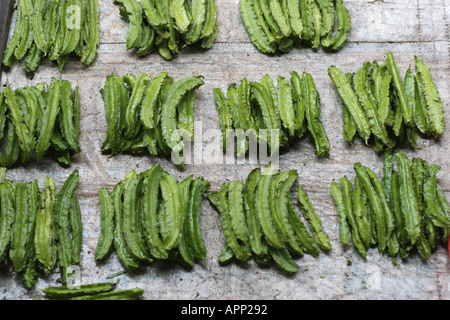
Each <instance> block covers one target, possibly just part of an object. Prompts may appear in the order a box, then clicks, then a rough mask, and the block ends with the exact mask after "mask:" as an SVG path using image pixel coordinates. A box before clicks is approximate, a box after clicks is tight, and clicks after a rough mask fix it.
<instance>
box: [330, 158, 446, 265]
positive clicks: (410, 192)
mask: <svg viewBox="0 0 450 320" xmlns="http://www.w3.org/2000/svg"><path fill="white" fill-rule="evenodd" d="M394 157H395V159H396V162H397V171H395V170H394ZM354 169H355V172H356V178H355V181H354V183H353V184H352V182H351V181H350V180H349V179H348V178H347V177H346V176H344V177H343V178H341V179H340V186H339V184H338V183H337V182H333V183H332V184H331V191H332V195H333V198H334V200H335V203H336V206H337V211H338V213H339V221H340V227H339V228H340V229H339V232H340V238H341V242H342V244H343V245H344V246H346V245H347V244H348V243H349V242H350V241H352V243H353V245H354V247H355V248H356V249H357V250H358V252H359V254H360V255H361V256H362V257H363V258H364V259H365V258H366V256H367V251H368V250H369V249H370V248H371V247H377V248H378V250H379V252H380V253H383V252H385V251H387V254H388V255H389V256H390V257H392V259H393V261H394V262H395V263H398V262H397V257H400V258H401V259H407V258H408V257H409V256H410V254H411V253H413V252H416V253H418V254H419V255H420V256H421V257H422V258H423V259H424V260H429V259H430V256H431V253H432V252H433V251H435V250H436V249H437V247H438V245H439V244H440V243H442V244H445V243H447V241H448V238H449V230H450V206H449V204H448V202H447V200H446V197H445V194H444V192H443V190H442V187H441V186H440V184H439V181H438V180H437V177H436V176H437V174H438V172H439V170H440V166H438V165H435V164H432V165H429V164H428V163H427V162H426V161H425V160H423V159H421V158H414V159H413V160H412V161H410V160H409V158H408V157H407V156H406V155H405V154H404V153H403V152H398V153H396V154H395V155H394V156H393V155H392V154H391V153H390V152H389V151H386V152H385V157H384V166H383V171H384V176H383V178H382V179H381V181H380V180H379V179H378V177H377V176H376V174H375V173H374V172H373V171H372V170H371V169H369V168H367V167H365V166H363V165H362V164H361V163H359V162H358V163H356V164H355V165H354Z"/></svg>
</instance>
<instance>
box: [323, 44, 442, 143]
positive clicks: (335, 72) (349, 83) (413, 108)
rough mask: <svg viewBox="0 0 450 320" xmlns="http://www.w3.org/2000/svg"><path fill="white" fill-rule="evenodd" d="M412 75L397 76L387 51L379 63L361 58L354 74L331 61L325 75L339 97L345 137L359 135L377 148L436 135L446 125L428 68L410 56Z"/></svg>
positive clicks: (391, 58) (396, 70)
mask: <svg viewBox="0 0 450 320" xmlns="http://www.w3.org/2000/svg"><path fill="white" fill-rule="evenodd" d="M415 69H416V72H417V74H414V73H413V71H412V70H411V68H408V69H407V71H406V74H405V76H404V78H403V79H402V78H401V76H400V73H399V70H398V67H397V64H396V63H395V60H394V56H393V54H392V52H388V53H387V58H386V61H385V63H384V64H381V65H379V64H378V62H376V61H374V62H372V63H371V62H366V63H365V64H364V65H363V67H362V68H361V69H359V70H358V71H357V72H356V73H354V74H353V73H347V74H344V72H342V71H341V70H340V69H338V68H337V67H335V66H332V67H330V68H329V69H328V74H329V76H330V78H331V80H332V81H333V83H334V85H335V86H336V89H337V91H338V93H339V95H340V97H341V100H342V102H343V113H342V114H343V122H344V130H343V131H344V138H345V140H347V141H349V142H350V143H352V142H353V140H354V138H355V136H357V135H359V137H361V138H362V139H363V140H364V141H365V143H366V144H369V145H373V148H374V150H376V151H377V152H379V151H383V150H385V149H388V150H392V149H394V148H395V147H398V146H399V145H401V144H403V143H407V144H408V145H409V146H410V147H411V148H413V149H415V148H417V144H418V136H423V137H424V138H432V139H435V140H438V139H439V138H440V137H441V135H442V134H443V132H444V129H445V117H444V110H443V104H442V101H441V98H440V95H439V92H438V91H437V89H436V86H435V84H434V82H433V78H432V76H431V73H430V69H429V68H428V67H427V66H426V65H425V63H424V62H423V61H422V60H421V59H420V58H419V57H417V56H416V57H415Z"/></svg>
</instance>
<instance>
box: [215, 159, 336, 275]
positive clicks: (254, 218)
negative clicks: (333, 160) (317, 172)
mask: <svg viewBox="0 0 450 320" xmlns="http://www.w3.org/2000/svg"><path fill="white" fill-rule="evenodd" d="M297 178H298V173H297V171H296V170H289V171H280V170H279V169H276V168H275V167H274V166H272V165H267V166H266V167H265V168H264V169H263V170H261V169H254V170H253V171H252V172H251V173H250V174H249V175H248V177H247V180H246V181H245V183H243V182H241V181H237V180H236V181H232V182H226V183H224V184H223V185H222V186H221V188H220V191H216V192H212V193H210V194H209V195H208V196H207V197H208V199H209V201H210V202H211V203H212V205H213V206H214V207H215V208H216V209H217V211H218V212H219V213H220V216H221V217H222V227H223V232H224V235H225V245H224V247H223V249H222V252H221V254H220V257H219V262H220V263H222V264H225V263H228V262H230V261H232V260H233V259H237V260H240V261H248V260H249V259H250V258H252V257H254V258H255V260H256V262H257V263H258V264H259V265H262V266H264V265H268V264H270V263H271V262H272V261H274V262H275V264H276V266H277V267H278V268H279V269H280V270H282V271H283V272H285V273H287V274H292V273H295V272H296V271H297V270H298V265H297V263H296V262H295V261H294V258H296V257H301V256H303V255H304V254H305V253H308V254H310V255H312V256H314V257H317V256H318V255H319V252H320V250H321V249H322V250H324V251H327V252H328V251H330V250H331V244H330V241H329V237H328V235H327V234H326V233H325V232H324V231H323V230H322V222H321V219H320V217H319V216H318V215H317V213H316V212H315V210H314V207H313V205H312V203H311V202H310V200H309V197H308V195H307V194H306V192H305V191H304V190H303V187H302V186H299V187H298V190H297V198H298V204H299V207H300V209H301V212H302V214H303V217H304V218H305V219H306V220H307V222H308V225H309V230H308V228H307V227H306V225H305V224H304V223H303V221H302V219H301V218H300V215H299V214H298V213H297V209H296V207H295V206H294V204H293V203H292V200H291V199H292V195H291V189H292V187H293V185H294V183H295V182H296V180H297Z"/></svg>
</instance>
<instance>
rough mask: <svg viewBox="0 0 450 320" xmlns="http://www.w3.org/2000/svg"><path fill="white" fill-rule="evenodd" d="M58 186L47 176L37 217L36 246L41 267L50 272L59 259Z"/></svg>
mask: <svg viewBox="0 0 450 320" xmlns="http://www.w3.org/2000/svg"><path fill="white" fill-rule="evenodd" d="M55 206H56V186H55V181H54V180H53V179H52V178H50V177H47V178H46V179H45V183H44V193H43V195H42V206H41V210H40V211H39V212H38V214H37V218H36V233H35V238H34V246H35V248H36V258H37V260H38V261H39V264H40V268H41V269H42V270H43V271H44V272H49V271H51V270H53V268H54V267H55V263H56V260H57V254H58V252H57V250H58V249H57V245H56V241H55V240H56V229H55Z"/></svg>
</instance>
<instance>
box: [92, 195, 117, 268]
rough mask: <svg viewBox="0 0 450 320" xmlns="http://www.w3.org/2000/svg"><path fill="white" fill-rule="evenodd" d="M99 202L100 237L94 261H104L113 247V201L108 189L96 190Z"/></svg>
mask: <svg viewBox="0 0 450 320" xmlns="http://www.w3.org/2000/svg"><path fill="white" fill-rule="evenodd" d="M98 199H99V202H100V214H101V217H100V236H99V238H98V241H97V247H96V249H95V260H97V261H101V260H104V259H105V258H106V257H107V256H108V255H109V253H110V252H111V249H112V247H113V241H114V213H115V211H114V201H113V198H112V196H111V194H110V193H109V191H108V189H105V188H101V189H100V190H98Z"/></svg>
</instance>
